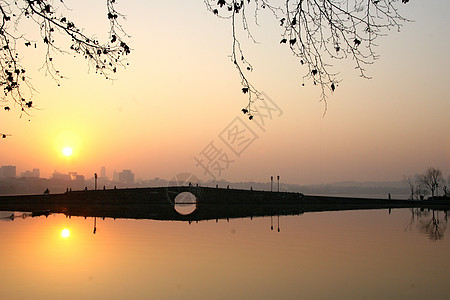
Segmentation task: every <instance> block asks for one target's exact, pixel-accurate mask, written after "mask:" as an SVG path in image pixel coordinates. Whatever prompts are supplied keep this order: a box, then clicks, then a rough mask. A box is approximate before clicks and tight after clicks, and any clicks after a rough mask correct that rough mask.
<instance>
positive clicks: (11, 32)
mask: <svg viewBox="0 0 450 300" xmlns="http://www.w3.org/2000/svg"><path fill="white" fill-rule="evenodd" d="M204 2H205V4H206V7H207V9H208V10H209V11H211V12H212V13H213V14H215V15H216V16H218V17H219V18H221V19H223V20H227V21H229V22H230V24H231V30H232V32H231V36H232V51H231V61H232V63H233V64H234V66H235V67H236V69H237V71H238V73H239V76H240V79H241V87H240V88H241V91H242V93H244V94H245V95H246V96H247V97H248V103H247V105H246V106H245V107H244V108H243V109H242V112H243V113H244V114H246V115H248V117H249V119H250V120H251V119H252V118H253V113H254V112H255V110H254V106H253V104H254V103H255V101H258V100H263V96H262V94H261V93H260V92H259V90H258V89H257V88H256V87H255V86H254V85H253V84H252V83H251V82H250V80H249V79H248V74H249V72H251V71H252V70H253V66H252V65H251V64H250V62H249V61H248V60H247V58H246V57H245V56H244V51H243V49H242V47H241V42H240V41H241V35H242V34H245V35H247V37H248V38H249V39H250V40H252V41H256V39H255V38H254V37H253V35H252V32H251V31H250V29H249V28H250V26H249V25H250V23H252V22H253V23H255V24H256V25H259V23H258V22H259V21H258V16H259V14H260V13H261V11H262V10H265V11H268V12H270V14H271V15H272V16H273V19H274V26H276V27H279V28H281V37H280V41H279V44H281V46H284V47H286V48H288V50H289V51H290V52H291V53H292V54H293V55H294V56H295V57H297V58H298V62H299V65H300V67H301V68H302V70H303V84H304V82H305V80H307V81H308V82H312V84H314V85H317V86H318V87H319V88H320V90H321V96H320V99H321V101H323V102H324V104H325V108H324V113H325V112H326V109H327V105H326V104H327V98H328V97H329V95H330V93H332V92H334V91H335V90H336V88H337V86H338V83H339V82H340V79H339V78H338V76H337V75H338V73H337V72H335V71H332V65H331V62H332V61H333V60H341V59H351V60H352V61H353V63H354V64H355V68H356V69H357V70H358V71H359V73H360V75H361V76H362V77H365V78H369V76H368V75H367V73H366V70H365V67H366V66H367V65H368V64H372V63H373V62H374V60H376V59H377V57H378V56H377V55H376V53H375V52H374V46H375V40H376V39H377V38H379V37H380V36H382V35H383V34H385V33H386V32H387V31H388V30H391V29H396V30H398V29H400V27H401V25H402V23H404V22H405V21H406V19H405V18H403V17H402V16H401V15H400V14H399V13H398V5H400V4H401V3H407V2H409V1H408V0H365V1H363V0H292V1H289V0H284V1H282V0H272V1H269V0H245V1H244V0H239V1H236V0H233V1H225V0H218V1H216V0H214V1H213V0H204ZM115 5H116V0H106V7H107V11H106V14H105V16H104V17H105V18H107V20H108V21H109V25H110V26H109V37H108V40H106V41H100V40H98V39H97V38H95V37H94V36H95V35H93V34H92V35H88V34H87V33H85V30H84V29H82V28H81V27H78V25H77V24H76V21H75V20H72V19H70V18H69V17H68V15H67V12H68V11H69V8H68V7H66V4H65V1H64V0H60V1H51V0H16V1H12V0H3V1H1V2H0V18H1V20H0V86H1V88H2V89H3V94H2V95H1V96H0V106H1V107H2V108H3V109H4V111H9V110H11V109H12V108H17V107H18V108H19V109H20V110H21V113H24V114H28V113H29V111H30V109H32V108H33V107H34V103H33V100H32V97H33V92H34V89H33V86H32V84H31V81H30V78H29V77H28V73H27V68H26V66H24V65H22V62H21V59H20V57H21V56H20V54H19V50H20V48H21V47H31V48H43V49H45V51H44V52H45V55H44V56H45V57H44V64H43V69H44V70H45V73H46V74H48V75H50V76H51V77H52V78H53V79H54V80H55V81H56V83H57V84H59V82H60V80H61V79H62V78H64V76H63V75H62V73H61V72H60V69H59V68H58V65H57V64H56V63H55V62H54V60H53V58H54V56H55V53H65V54H75V55H79V56H82V57H84V58H85V59H86V60H87V63H88V65H89V67H90V68H93V69H95V70H96V72H97V73H99V74H101V75H103V76H104V77H105V78H110V76H111V74H113V73H115V72H116V71H117V70H118V68H119V67H123V66H124V65H126V60H125V59H124V56H126V55H127V54H129V53H130V48H129V46H128V45H127V43H126V42H125V40H126V39H127V38H128V36H127V34H126V33H125V31H124V30H123V28H122V26H121V25H120V23H119V20H120V19H122V18H123V15H121V14H120V13H119V12H118V11H117V10H116V7H115ZM26 21H31V22H32V24H34V25H35V27H37V28H38V30H39V32H40V36H39V37H37V38H35V39H33V38H32V37H28V36H27V34H26V33H25V32H20V28H19V24H21V23H23V22H26ZM66 41H69V43H67V42H66ZM66 44H68V46H67V47H66V46H65V45H66ZM277 44H278V42H277ZM278 46H280V45H278ZM2 136H3V137H6V134H3V135H2Z"/></svg>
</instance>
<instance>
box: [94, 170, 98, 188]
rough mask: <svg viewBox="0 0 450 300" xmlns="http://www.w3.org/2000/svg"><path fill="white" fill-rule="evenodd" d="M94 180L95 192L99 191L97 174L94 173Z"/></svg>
mask: <svg viewBox="0 0 450 300" xmlns="http://www.w3.org/2000/svg"><path fill="white" fill-rule="evenodd" d="M94 179H95V184H94V190H97V173H94Z"/></svg>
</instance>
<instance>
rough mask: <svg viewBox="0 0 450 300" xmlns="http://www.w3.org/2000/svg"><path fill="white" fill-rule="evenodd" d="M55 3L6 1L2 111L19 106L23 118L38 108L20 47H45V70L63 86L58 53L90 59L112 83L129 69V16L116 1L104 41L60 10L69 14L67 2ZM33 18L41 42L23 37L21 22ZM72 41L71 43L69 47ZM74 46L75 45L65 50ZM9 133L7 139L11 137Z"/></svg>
mask: <svg viewBox="0 0 450 300" xmlns="http://www.w3.org/2000/svg"><path fill="white" fill-rule="evenodd" d="M59 2H60V3H59V4H55V2H54V1H51V0H17V1H6V0H1V1H0V18H1V21H0V86H1V87H2V88H3V91H4V94H3V95H2V96H0V107H2V108H3V109H4V110H5V111H10V110H11V109H12V108H16V107H18V108H19V109H20V111H21V115H22V114H26V115H28V114H29V112H30V110H31V109H32V108H34V104H33V100H32V98H33V94H34V91H35V90H34V89H33V86H32V85H31V80H30V78H29V77H28V76H27V75H26V74H27V72H26V67H25V66H24V65H22V62H21V59H20V55H19V52H18V51H19V46H26V47H32V48H39V47H43V48H44V49H45V57H44V63H43V66H42V69H43V70H44V71H45V74H47V75H49V76H51V77H52V78H53V79H54V80H55V81H56V83H57V84H58V85H59V84H60V80H61V79H62V78H64V76H63V75H62V74H61V72H60V70H59V69H58V67H57V66H56V65H55V63H54V60H53V57H54V54H55V53H63V54H68V53H72V54H75V55H79V56H82V57H84V58H85V59H86V60H87V63H88V66H89V68H93V69H95V70H96V73H99V74H101V75H103V76H104V77H105V78H107V79H109V78H110V76H111V74H113V73H115V72H116V71H117V68H119V67H124V66H125V65H126V62H125V60H124V56H125V55H127V54H129V53H130V48H129V46H128V45H127V43H126V42H125V39H126V38H128V35H127V34H126V33H125V31H124V30H123V28H122V26H121V25H120V23H119V22H118V20H119V19H123V18H124V16H123V15H121V14H119V13H118V12H117V10H116V8H115V5H116V0H106V7H107V15H106V16H105V17H106V18H107V20H109V38H108V40H107V41H105V42H100V41H99V40H98V39H96V38H95V37H91V36H89V35H87V34H86V33H84V31H83V30H82V28H80V27H78V26H77V25H75V23H74V21H72V20H70V19H69V18H68V17H67V16H66V15H65V14H64V13H61V12H60V10H63V11H66V12H67V10H68V8H67V7H66V6H65V3H64V1H63V0H60V1H59ZM27 20H31V21H32V24H34V25H35V26H36V27H37V28H38V29H39V32H40V37H39V38H38V39H37V41H33V40H32V39H30V38H29V37H27V36H26V35H25V34H19V35H17V32H20V30H19V29H18V27H19V24H21V22H25V21H27ZM67 41H68V42H69V43H67ZM64 44H69V45H70V46H69V47H65V46H63V45H64ZM6 136H7V134H3V135H2V137H6Z"/></svg>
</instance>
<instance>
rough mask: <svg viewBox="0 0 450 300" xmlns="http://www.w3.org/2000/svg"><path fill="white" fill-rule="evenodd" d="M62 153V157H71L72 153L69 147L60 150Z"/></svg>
mask: <svg viewBox="0 0 450 300" xmlns="http://www.w3.org/2000/svg"><path fill="white" fill-rule="evenodd" d="M62 153H63V154H64V156H71V155H72V153H73V151H72V148H70V147H64V149H63V150H62Z"/></svg>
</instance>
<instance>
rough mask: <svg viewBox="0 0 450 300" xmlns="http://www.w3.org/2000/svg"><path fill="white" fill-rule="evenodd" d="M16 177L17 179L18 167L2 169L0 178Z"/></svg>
mask: <svg viewBox="0 0 450 300" xmlns="http://www.w3.org/2000/svg"><path fill="white" fill-rule="evenodd" d="M15 177H16V166H1V167H0V178H15Z"/></svg>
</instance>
